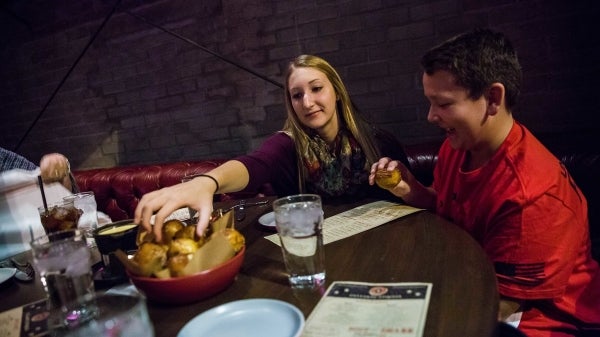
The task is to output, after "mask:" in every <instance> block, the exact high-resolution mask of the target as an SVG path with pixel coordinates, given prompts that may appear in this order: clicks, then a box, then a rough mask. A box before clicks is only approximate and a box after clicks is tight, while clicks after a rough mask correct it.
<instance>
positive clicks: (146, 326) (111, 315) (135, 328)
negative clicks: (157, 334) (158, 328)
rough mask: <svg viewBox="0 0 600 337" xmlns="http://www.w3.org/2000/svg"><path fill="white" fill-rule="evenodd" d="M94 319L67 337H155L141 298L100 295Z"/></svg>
mask: <svg viewBox="0 0 600 337" xmlns="http://www.w3.org/2000/svg"><path fill="white" fill-rule="evenodd" d="M95 301H96V305H97V307H98V312H97V314H96V317H94V319H92V320H90V321H89V322H87V323H85V324H83V325H81V326H79V327H77V328H76V329H73V330H71V331H69V332H68V333H67V334H66V336H67V337H90V336H107V337H108V336H110V337H129V336H144V337H153V336H154V327H153V325H152V323H151V322H150V318H149V316H148V310H147V308H146V301H145V300H144V298H143V297H141V296H138V295H121V294H108V293H104V294H98V295H97V296H96V298H95Z"/></svg>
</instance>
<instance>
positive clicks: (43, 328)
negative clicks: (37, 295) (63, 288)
mask: <svg viewBox="0 0 600 337" xmlns="http://www.w3.org/2000/svg"><path fill="white" fill-rule="evenodd" d="M48 315H49V313H48V310H47V309H46V300H45V299H44V300H40V301H37V302H33V303H31V304H28V305H24V306H22V307H17V308H14V309H10V310H7V311H3V312H1V313H0V336H2V337H21V336H27V337H46V336H48V320H47V319H48Z"/></svg>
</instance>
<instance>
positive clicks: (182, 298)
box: [127, 246, 246, 304]
mask: <svg viewBox="0 0 600 337" xmlns="http://www.w3.org/2000/svg"><path fill="white" fill-rule="evenodd" d="M245 252H246V246H244V247H242V249H241V250H240V251H239V252H238V253H237V254H236V255H235V256H234V257H232V258H231V259H229V260H227V261H225V262H223V263H222V264H220V265H218V266H216V267H214V268H212V269H208V270H204V271H201V272H199V273H196V274H193V275H187V276H179V277H171V278H167V279H159V278H154V277H143V276H137V275H133V274H131V273H130V272H129V271H128V272H127V275H128V276H129V278H130V279H131V282H132V283H133V284H134V285H135V287H136V288H137V289H138V290H139V291H140V292H141V293H143V294H144V295H146V298H147V299H148V300H149V301H153V302H157V303H163V304H187V303H192V302H197V301H200V300H202V299H205V298H208V297H210V296H213V295H215V294H217V293H219V292H221V291H223V290H225V288H227V287H228V286H229V285H231V283H233V281H234V279H235V276H236V275H237V273H238V272H239V270H240V267H241V266H242V262H244V253H245Z"/></svg>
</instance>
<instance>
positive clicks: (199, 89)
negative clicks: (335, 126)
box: [0, 0, 600, 169]
mask: <svg viewBox="0 0 600 337" xmlns="http://www.w3.org/2000/svg"><path fill="white" fill-rule="evenodd" d="M116 2H117V1H116V0H111V1H109V0H87V1H68V0H55V1H43V0H31V1H19V0H9V1H3V3H2V10H0V29H1V32H2V33H0V34H1V36H2V39H1V40H0V43H1V48H0V62H1V63H0V64H1V66H0V121H1V122H0V146H3V147H6V148H9V149H14V148H15V147H17V146H18V152H20V153H22V154H23V155H25V156H27V157H28V158H30V159H31V160H32V161H34V162H35V161H38V160H39V158H40V157H41V156H42V154H43V153H46V152H52V151H58V152H62V153H64V154H66V155H67V156H68V157H69V158H71V161H72V164H73V166H74V167H76V168H80V169H81V168H91V167H108V166H114V165H127V164H136V163H152V162H167V161H175V160H189V159H203V158H215V157H220V158H230V157H232V156H235V155H238V154H242V153H246V152H248V151H250V150H252V149H253V148H255V147H257V146H258V145H259V144H260V143H261V141H262V140H263V139H264V138H265V137H267V136H268V135H269V134H271V133H272V132H274V131H276V130H278V129H279V128H280V127H281V126H282V123H283V120H284V116H285V112H284V106H283V103H282V97H283V93H282V90H281V88H280V87H279V86H277V85H276V84H274V83H272V82H275V83H278V82H281V80H282V79H281V77H282V70H283V69H284V67H285V64H286V63H287V61H288V60H289V59H291V58H293V57H294V56H296V55H298V54H303V53H307V54H316V55H320V56H322V57H324V58H326V59H327V60H328V61H330V62H331V63H332V64H333V65H334V66H335V67H336V68H337V69H338V71H339V72H340V74H341V75H342V77H343V79H344V80H345V82H346V85H347V86H348V89H349V91H350V93H351V95H352V97H353V99H354V100H355V103H356V104H357V105H358V106H359V107H360V108H361V110H362V111H363V112H364V113H365V114H366V115H367V116H368V118H369V119H370V120H371V121H372V122H373V123H374V124H376V125H378V126H381V127H383V128H385V129H388V130H390V131H392V132H393V133H394V134H395V135H396V136H397V137H398V139H399V140H400V141H402V142H404V143H417V142H422V141H427V140H431V139H437V138H439V137H441V135H440V131H439V130H438V129H437V128H436V127H434V126H431V125H429V124H428V123H427V121H426V114H427V104H426V102H425V100H424V98H423V96H422V89H421V85H420V77H421V72H420V69H419V66H418V61H419V58H420V56H421V55H422V54H423V53H424V52H425V51H426V50H427V49H428V48H429V47H431V46H433V45H434V44H436V43H438V42H440V41H442V40H444V39H445V38H447V37H450V36H452V35H454V34H456V33H459V32H461V31H463V30H465V29H469V28H473V27H477V26H486V27H491V28H495V29H499V30H502V31H504V32H505V33H506V34H508V35H509V36H510V37H511V39H512V40H513V42H514V44H515V45H516V47H517V49H518V50H519V54H520V57H521V62H522V66H523V68H524V75H525V82H524V88H523V94H522V97H521V98H522V99H521V103H522V104H521V106H520V109H519V111H517V113H516V116H517V118H518V119H519V120H521V121H522V122H524V123H525V124H526V125H527V126H529V127H530V129H532V130H533V131H534V132H537V133H540V134H546V133H557V132H561V133H562V132H567V133H571V134H573V135H582V134H590V135H592V134H595V133H597V132H598V131H600V128H599V127H598V124H595V123H594V120H595V119H596V118H597V117H596V116H595V115H596V114H597V113H596V111H595V110H596V109H595V107H596V100H595V96H597V95H598V92H600V90H599V89H600V88H599V87H600V85H599V84H598V83H599V81H598V80H597V79H598V78H600V76H599V75H600V74H599V73H600V71H599V68H600V66H599V64H600V62H598V60H600V57H599V55H600V53H599V50H598V49H599V48H600V43H598V38H597V35H596V33H595V32H597V31H599V30H598V24H597V21H598V17H599V16H598V14H599V10H598V7H599V6H598V5H597V4H596V2H594V1H580V2H579V1H578V2H575V1H571V2H566V1H516V0H515V1H508V0H505V1H475V0H464V1H417V0H414V1H413V0H406V1H400V0H397V1H394V0H372V1H371V0H369V1H364V0H345V1H343V0H342V1H328V0H319V1H304V2H298V1H288V0H278V1H259V0H203V1H196V0H148V1H134V0H123V1H121V2H120V4H119V5H118V6H117V8H116V10H115V12H114V13H113V14H112V15H111V16H110V18H109V19H108V21H106V24H105V25H104V27H103V28H102V29H101V30H100V32H99V34H98V35H97V36H96V37H95V38H94V39H93V42H92V43H91V44H90V45H89V48H88V49H87V51H86V52H85V53H84V54H83V57H81V58H80V59H79V61H78V63H77V65H76V66H75V67H74V68H73V65H74V64H75V62H76V61H77V60H78V58H79V56H80V55H81V54H82V51H83V50H84V48H86V45H88V43H89V42H90V41H91V40H92V38H93V37H94V34H95V33H96V31H98V30H99V27H100V26H101V25H102V24H103V22H104V20H105V18H106V17H107V16H108V14H109V13H110V11H111V10H112V8H113V6H114V4H115V3H116ZM135 15H138V16H142V17H143V18H145V19H146V20H148V21H149V22H151V23H154V24H156V25H159V26H161V27H163V28H164V29H166V30H169V31H172V32H174V33H176V34H178V35H179V36H180V37H183V38H185V39H189V40H190V41H193V42H195V43H196V45H194V44H192V43H190V42H188V41H185V40H183V39H181V38H178V37H175V36H173V35H171V34H168V33H165V32H164V31H163V30H161V29H159V28H156V27H154V26H152V25H151V24H149V23H147V22H144V21H143V20H141V19H140V18H138V17H136V16H135ZM203 48H206V49H207V50H208V51H212V52H214V53H216V54H218V55H220V56H222V57H224V58H225V59H226V60H228V61H232V62H234V63H237V64H239V65H241V66H242V67H246V68H248V69H250V70H251V71H253V72H255V73H256V74H258V75H259V76H257V75H256V74H252V73H250V72H248V71H246V70H244V69H241V68H240V67H238V66H235V65H233V64H231V63H230V62H228V61H224V60H222V59H220V58H219V57H217V56H215V55H214V54H211V53H210V52H207V51H206V50H205V49H203ZM70 69H72V71H71V72H70V75H69V76H68V77H67V76H66V74H67V73H68V72H69V70H70ZM64 78H66V80H65V81H64V83H62V84H61V81H62V80H63V79H64ZM265 78H266V79H267V80H266V79H265ZM59 85H60V89H59V90H58V91H57V92H56V95H55V96H54V97H53V98H52V99H51V97H52V96H53V93H54V92H55V91H56V89H57V88H59ZM46 105H47V106H46ZM38 116H39V119H38ZM34 122H35V123H34ZM25 135H27V136H26V137H25Z"/></svg>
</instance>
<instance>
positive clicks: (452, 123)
mask: <svg viewBox="0 0 600 337" xmlns="http://www.w3.org/2000/svg"><path fill="white" fill-rule="evenodd" d="M423 93H424V94H425V97H426V98H427V99H428V100H429V104H430V106H429V112H428V114H427V120H428V121H429V122H430V123H433V124H436V125H437V126H439V127H440V128H442V129H444V130H445V132H446V137H447V138H448V140H449V141H450V145H451V146H452V148H454V149H460V150H474V149H476V148H477V146H478V143H480V141H481V140H482V139H483V138H485V137H484V136H485V135H484V134H483V132H484V129H483V125H484V122H485V119H486V118H487V114H486V107H487V101H486V99H485V95H482V96H481V97H479V98H478V99H472V98H470V97H469V91H468V89H466V88H464V87H461V86H459V85H457V84H456V81H455V77H454V75H452V74H451V73H450V72H448V71H445V70H438V71H436V72H435V73H433V74H432V75H427V74H426V73H423Z"/></svg>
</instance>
